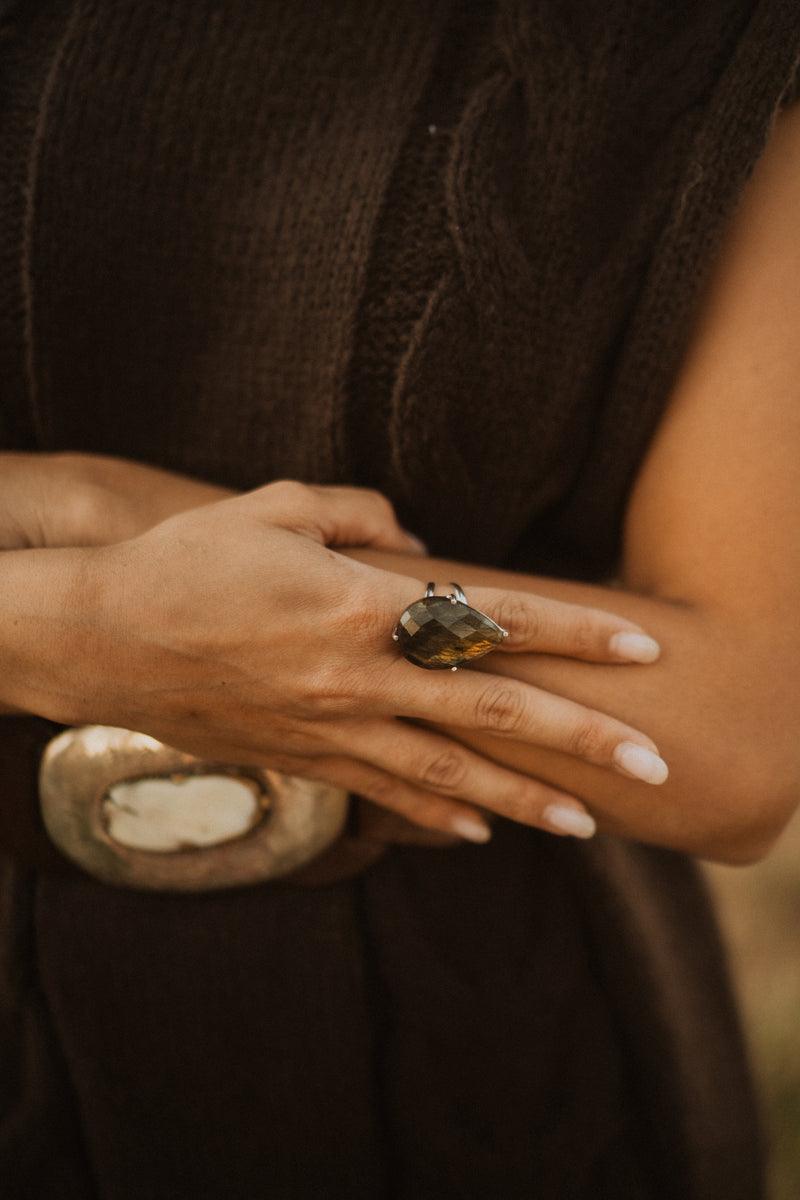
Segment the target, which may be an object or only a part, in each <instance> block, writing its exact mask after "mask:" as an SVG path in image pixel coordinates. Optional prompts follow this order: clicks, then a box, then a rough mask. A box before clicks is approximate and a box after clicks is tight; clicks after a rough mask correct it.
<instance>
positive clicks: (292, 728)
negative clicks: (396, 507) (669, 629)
mask: <svg viewBox="0 0 800 1200" xmlns="http://www.w3.org/2000/svg"><path fill="white" fill-rule="evenodd" d="M358 545H362V546H371V547H374V548H382V549H384V550H393V551H405V552H406V553H407V552H408V550H409V547H410V542H409V538H408V535H406V534H405V533H403V531H402V530H401V529H400V528H399V527H398V526H397V524H396V522H395V520H394V517H393V514H392V512H391V509H390V507H389V505H388V503H387V502H386V501H385V500H383V499H382V498H381V497H380V496H378V495H376V494H375V493H371V492H364V491H358V490H356V489H348V488H309V487H305V486H303V485H301V484H296V483H277V484H271V485H269V486H267V487H265V488H262V489H261V490H260V491H258V492H255V493H251V494H249V495H247V496H242V497H236V498H234V499H229V500H225V501H223V502H220V503H216V504H212V505H208V506H206V507H204V508H202V509H195V510H192V511H189V512H185V513H182V514H180V515H178V516H176V517H173V518H171V519H169V520H167V521H165V522H163V523H161V524H159V525H157V526H156V527H155V528H153V529H152V530H150V531H149V532H147V533H145V534H143V535H141V536H139V537H137V538H134V539H132V540H129V541H127V542H124V543H121V544H115V545H111V546H107V547H103V548H98V549H94V550H82V551H49V552H47V551H43V552H37V551H29V552H25V553H22V554H9V555H5V556H3V560H4V561H3V565H4V566H5V568H6V572H7V577H6V580H5V581H4V596H5V598H6V604H8V603H9V601H10V602H11V603H12V604H13V602H14V597H15V596H16V598H17V604H18V609H17V613H18V616H19V615H21V613H22V611H24V609H25V607H26V601H27V605H28V606H29V605H30V596H31V587H32V586H34V587H35V581H34V577H35V575H36V573H37V572H42V579H43V581H44V580H46V579H48V578H49V575H48V562H49V563H50V564H51V568H50V569H52V562H53V559H52V556H53V554H56V555H60V556H63V557H62V559H61V562H62V563H63V565H64V567H65V568H66V570H67V571H68V578H69V579H70V580H71V581H72V582H71V585H67V586H68V591H67V592H66V593H64V592H62V593H61V614H62V616H61V624H60V625H59V639H60V641H59V644H60V645H61V646H62V648H63V647H64V645H66V646H67V648H68V650H69V651H70V652H68V653H63V649H62V653H61V654H56V653H53V652H51V653H47V652H45V653H42V652H41V650H40V651H39V653H38V654H31V653H30V649H29V652H28V655H27V658H28V661H27V665H26V669H25V670H24V671H22V670H20V668H19V658H17V661H16V669H15V664H14V662H13V661H12V662H10V663H7V664H6V667H5V670H4V676H5V678H6V679H7V680H13V681H15V682H14V683H13V684H9V685H8V687H7V692H8V699H9V701H10V702H11V703H12V704H15V705H17V706H18V707H21V708H23V709H24V710H25V711H33V712H40V713H42V714H44V715H47V716H50V717H52V718H53V719H56V720H60V721H64V722H66V723H69V724H76V723H84V722H101V723H104V724H111V725H120V726H123V727H128V728H132V729H138V730H141V731H143V732H146V733H149V734H151V735H153V736H155V737H157V738H159V739H160V740H162V741H164V742H167V743H168V744H170V745H173V746H176V747H178V748H180V749H183V750H186V751H189V752H190V753H194V754H197V755H200V756H202V757H206V758H216V759H220V760H223V761H231V762H239V763H251V764H258V765H267V766H271V767H275V768H277V769H279V770H283V771H286V772H289V773H293V774H298V775H304V776H306V777H309V778H319V779H325V780H328V781H330V782H333V783H336V784H338V785H340V786H342V787H345V788H347V789H349V790H351V791H354V792H358V793H360V794H362V795H365V796H367V797H369V798H371V799H373V800H375V801H377V802H378V803H380V804H382V805H384V806H385V807H387V808H390V809H392V810H394V811H396V812H399V813H402V814H403V815H404V816H407V817H409V818H410V819H412V820H414V821H415V822H417V823H418V824H421V825H423V826H427V827H429V828H435V829H440V830H443V831H446V832H456V833H459V834H461V835H462V836H471V837H473V838H474V839H475V840H482V839H483V838H485V837H486V836H487V835H488V834H487V830H486V827H485V824H484V823H483V821H482V819H481V818H480V817H479V815H478V813H477V812H476V811H475V808H476V807H477V808H480V809H486V810H489V811H491V812H495V813H500V814H503V815H506V816H509V817H512V818H513V819H515V820H519V821H522V822H524V823H526V824H530V825H540V826H542V827H545V828H548V829H552V830H556V831H558V832H567V833H576V834H579V835H580V834H583V835H587V834H589V833H590V832H591V831H592V829H593V822H592V820H591V818H590V817H589V816H588V814H586V812H585V810H584V809H583V806H582V805H581V804H580V803H579V802H578V801H577V800H575V799H574V798H572V797H570V796H568V795H565V794H564V793H563V792H562V791H560V790H559V789H556V788H552V787H549V786H547V785H544V784H541V783H539V782H537V781H535V780H533V779H528V778H525V777H523V776H521V775H518V774H516V773H515V772H514V771H511V770H508V769H507V768H504V767H500V766H498V765H497V764H495V763H493V762H490V761H489V760H487V759H485V758H483V757H482V756H481V755H479V754H476V753H475V752H474V751H471V750H469V749H468V748H466V747H465V746H462V745H460V744H458V743H457V742H455V741H453V740H451V739H450V738H449V737H447V736H445V735H443V734H441V733H438V732H434V731H433V730H430V729H426V728H421V727H420V726H419V724H417V723H422V724H424V723H427V722H431V723H433V722H436V721H442V720H443V719H446V720H447V721H448V723H450V724H453V725H456V726H458V727H460V728H462V729H468V730H470V729H472V730H478V731H492V732H496V733H500V734H501V735H504V736H513V737H515V738H518V739H522V740H526V741H530V742H535V743H537V744H540V745H543V746H548V747H552V748H555V749H559V750H561V751H565V752H567V753H569V754H575V755H578V756H579V757H580V758H582V759H584V760H586V761H587V762H592V763H595V764H597V765H598V766H600V767H603V768H605V769H608V770H609V771H618V772H621V773H624V774H630V772H631V770H633V772H634V773H636V774H637V775H638V776H639V777H640V778H641V777H646V778H649V780H650V781H651V782H659V781H660V779H661V778H663V776H664V773H665V771H664V767H663V764H662V763H661V762H660V760H659V759H658V758H657V757H656V754H655V747H654V746H653V744H652V742H650V740H649V739H648V738H647V737H645V736H644V735H643V734H642V733H640V732H638V731H637V730H635V729H632V728H631V727H630V726H628V725H626V724H625V723H624V722H621V721H618V720H615V719H613V718H610V717H606V716H604V715H602V714H601V713H598V712H594V711H592V710H591V709H588V708H585V707H583V706H581V705H579V704H575V703H573V702H570V701H567V700H564V699H562V698H560V697H559V696H556V695H553V694H550V693H547V692H543V691H540V690H538V689H536V688H532V687H530V686H528V685H526V684H524V683H521V682H519V681H517V680H512V679H508V678H503V677H501V676H499V675H494V674H491V673H488V672H481V673H478V672H472V671H468V670H464V671H460V672H458V674H456V675H454V674H452V673H451V672H426V671H422V670H420V669H419V668H417V667H415V666H412V665H411V664H409V663H408V662H406V661H405V660H404V659H403V658H402V657H401V656H400V655H399V654H398V652H397V649H396V647H395V645H394V642H393V641H392V637H391V634H392V631H393V628H394V625H395V623H396V621H397V618H398V616H399V614H400V613H401V612H402V611H403V610H404V609H405V608H406V607H407V606H408V605H409V604H410V603H411V602H412V601H414V600H416V599H418V598H419V597H420V595H421V594H422V591H423V590H424V586H425V583H424V580H425V578H426V573H425V572H424V571H421V572H420V577H419V578H413V577H410V576H407V575H395V574H393V573H391V572H389V571H385V570H378V569H376V568H373V567H370V566H366V565H364V564H362V563H358V562H355V561H352V560H350V559H348V558H346V557H345V556H343V555H341V554H338V553H336V552H335V551H334V550H333V549H331V548H330V547H332V546H358ZM51 586H52V585H51ZM469 599H470V601H471V603H473V604H474V605H475V606H476V607H478V608H481V609H482V610H484V611H486V612H487V613H488V614H489V615H490V616H492V617H493V618H495V619H496V620H497V621H498V623H499V624H501V625H502V626H503V627H504V628H506V629H508V630H509V637H508V638H507V639H506V643H505V645H504V648H503V653H506V654H508V653H515V652H518V651H542V652H546V653H549V654H557V655H570V656H576V657H579V658H581V659H585V660H589V661H594V662H604V663H612V662H622V661H630V660H631V658H632V657H635V656H636V654H637V652H638V653H639V654H640V656H641V657H643V658H646V657H648V656H649V655H650V654H651V653H652V644H651V643H649V642H648V640H647V639H643V637H642V634H641V631H640V630H639V629H638V628H637V627H636V626H635V625H633V624H632V623H631V622H628V621H626V620H623V619H620V618H617V617H615V616H612V615H611V614H609V613H605V612H599V611H593V610H590V609H584V608H581V607H579V606H573V605H567V604H562V603H559V602H557V601H550V600H545V599H543V598H541V597H537V596H534V595H526V594H523V593H509V592H506V591H500V590H497V589H488V588H487V589H475V590H474V591H471V593H470V595H469ZM620 635H623V636H622V641H621V642H620ZM631 635H633V640H632V641H631ZM626 639H627V643H626ZM626 644H627V647H628V648H627V650H626ZM6 657H8V656H6ZM398 718H401V719H398Z"/></svg>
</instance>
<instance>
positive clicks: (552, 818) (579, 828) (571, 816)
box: [542, 804, 597, 838]
mask: <svg viewBox="0 0 800 1200" xmlns="http://www.w3.org/2000/svg"><path fill="white" fill-rule="evenodd" d="M542 816H543V817H544V819H545V821H546V822H547V824H548V825H549V826H550V828H551V829H553V830H555V831H556V832H557V833H568V834H569V835H570V836H571V837H577V838H590V837H592V835H593V834H594V833H595V831H596V829H597V826H596V825H595V823H594V819H593V818H592V817H590V816H589V814H588V813H587V812H581V810H580V809H579V808H570V807H569V805H567V804H548V806H547V808H546V809H545V810H544V812H543V814H542Z"/></svg>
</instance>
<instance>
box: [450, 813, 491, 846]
mask: <svg viewBox="0 0 800 1200" xmlns="http://www.w3.org/2000/svg"><path fill="white" fill-rule="evenodd" d="M450 828H451V829H452V831H453V833H457V834H458V836H459V837H462V838H466V839H467V841H468V842H488V841H489V838H490V837H491V836H492V831H491V829H490V828H489V826H488V825H487V824H486V822H485V821H482V820H481V819H480V817H470V816H466V815H464V816H459V817H451V819H450Z"/></svg>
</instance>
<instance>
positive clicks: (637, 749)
mask: <svg viewBox="0 0 800 1200" xmlns="http://www.w3.org/2000/svg"><path fill="white" fill-rule="evenodd" d="M614 762H615V763H616V764H617V766H618V767H619V768H620V770H622V771H624V772H625V774H626V775H631V776H633V778H634V779H641V780H642V782H643V783H663V782H664V780H665V779H666V778H667V775H668V774H669V768H668V767H667V764H666V763H665V762H664V760H663V758H659V757H658V755H657V754H654V753H653V751H652V750H646V749H645V747H644V746H637V745H636V743H635V742H620V744H619V745H618V746H617V747H616V749H615V750H614Z"/></svg>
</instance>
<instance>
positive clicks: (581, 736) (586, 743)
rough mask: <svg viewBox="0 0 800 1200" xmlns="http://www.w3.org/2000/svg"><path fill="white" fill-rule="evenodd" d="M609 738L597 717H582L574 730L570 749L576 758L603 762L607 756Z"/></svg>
mask: <svg viewBox="0 0 800 1200" xmlns="http://www.w3.org/2000/svg"><path fill="white" fill-rule="evenodd" d="M607 742H608V738H607V737H606V734H605V730H604V728H603V725H602V722H601V720H600V719H599V718H597V717H584V718H582V719H581V720H580V721H579V722H578V723H577V725H576V726H575V728H574V729H573V731H572V735H571V737H570V744H569V750H570V753H571V754H573V755H575V757H576V758H583V759H586V761H587V762H602V761H603V760H604V758H605V757H607V756H606V753H605V751H606V749H607Z"/></svg>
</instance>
